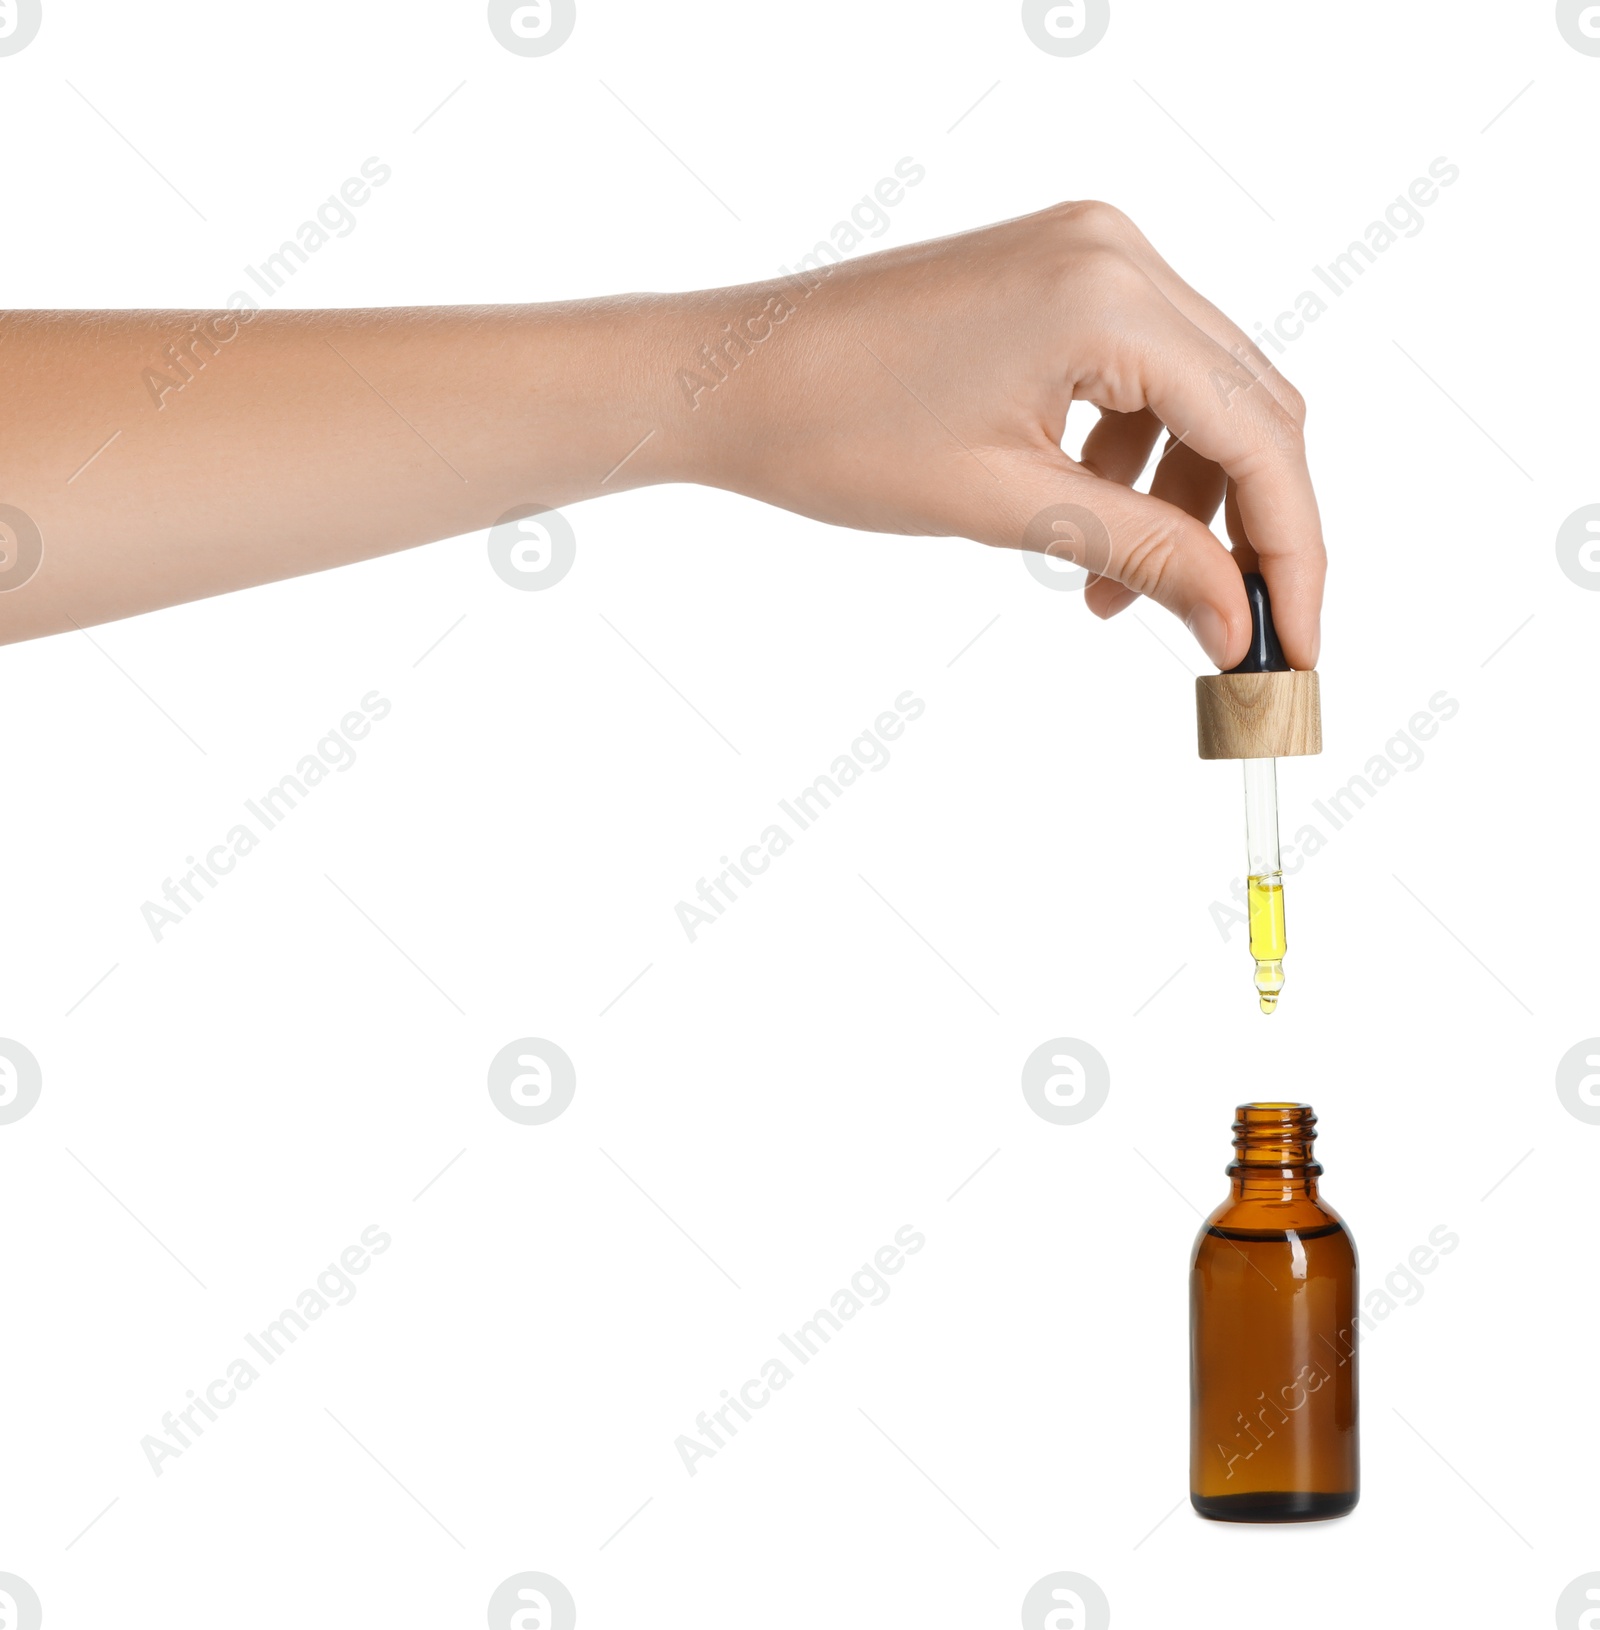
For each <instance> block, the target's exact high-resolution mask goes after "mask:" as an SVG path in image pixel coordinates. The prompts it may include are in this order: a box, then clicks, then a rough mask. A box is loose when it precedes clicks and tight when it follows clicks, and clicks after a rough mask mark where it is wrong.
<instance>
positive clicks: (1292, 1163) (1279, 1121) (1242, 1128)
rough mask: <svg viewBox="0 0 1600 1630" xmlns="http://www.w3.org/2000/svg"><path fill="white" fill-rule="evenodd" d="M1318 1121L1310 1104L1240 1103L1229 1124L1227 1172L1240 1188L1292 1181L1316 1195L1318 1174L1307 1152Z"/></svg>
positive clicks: (1312, 1156)
mask: <svg viewBox="0 0 1600 1630" xmlns="http://www.w3.org/2000/svg"><path fill="white" fill-rule="evenodd" d="M1316 1125H1317V1117H1316V1115H1315V1114H1314V1113H1313V1112H1312V1109H1311V1105H1310V1104H1284V1103H1268V1104H1241V1105H1240V1106H1239V1108H1238V1111H1237V1118H1236V1119H1235V1121H1234V1123H1233V1149H1234V1155H1233V1161H1232V1164H1231V1165H1230V1166H1229V1167H1228V1176H1229V1177H1231V1178H1232V1179H1233V1181H1234V1183H1235V1185H1236V1186H1238V1187H1239V1188H1241V1189H1245V1188H1248V1189H1252V1190H1254V1189H1259V1188H1274V1189H1281V1188H1283V1187H1284V1186H1286V1185H1293V1186H1295V1187H1302V1186H1303V1187H1304V1188H1305V1189H1306V1190H1308V1191H1309V1192H1310V1193H1312V1194H1315V1193H1316V1187H1317V1178H1318V1177H1319V1176H1321V1174H1322V1167H1321V1166H1320V1165H1319V1164H1318V1162H1317V1160H1316V1158H1315V1156H1314V1155H1313V1154H1312V1152H1311V1145H1312V1144H1313V1143H1315V1142H1316V1138H1317V1133H1316Z"/></svg>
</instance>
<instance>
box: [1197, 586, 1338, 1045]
mask: <svg viewBox="0 0 1600 1630" xmlns="http://www.w3.org/2000/svg"><path fill="white" fill-rule="evenodd" d="M1244 587H1245V596H1246V598H1247V600H1248V601H1249V604H1250V649H1249V651H1248V653H1247V654H1246V656H1245V659H1244V661H1243V662H1241V663H1240V664H1239V665H1238V666H1237V667H1236V668H1230V669H1229V670H1228V672H1227V673H1225V674H1212V675H1209V676H1207V677H1205V678H1202V679H1199V680H1197V681H1196V684H1195V702H1196V709H1197V713H1198V719H1199V726H1200V756H1201V758H1238V759H1243V761H1244V820H1245V847H1246V850H1247V859H1248V862H1249V865H1248V871H1247V876H1248V878H1249V886H1248V901H1249V908H1248V909H1249V919H1250V955H1251V956H1252V957H1253V958H1254V959H1255V965H1256V974H1255V984H1256V995H1257V998H1258V999H1259V1001H1260V1004H1261V1011H1262V1012H1263V1013H1273V1012H1276V1011H1277V1006H1278V996H1279V994H1280V993H1281V991H1282V990H1283V957H1284V952H1285V951H1286V950H1287V949H1288V940H1287V938H1286V937H1285V933H1284V911H1283V861H1282V857H1281V854H1280V852H1279V847H1278V759H1279V758H1288V757H1293V756H1298V755H1300V754H1306V753H1320V752H1321V751H1322V708H1321V695H1320V687H1319V685H1318V682H1317V676H1316V674H1315V673H1314V672H1304V673H1302V672H1296V671H1294V670H1293V669H1291V668H1290V666H1289V663H1288V660H1287V659H1286V658H1285V656H1284V654H1283V647H1282V646H1281V645H1280V644H1279V643H1278V634H1277V630H1276V629H1275V628H1274V627H1273V626H1272V601H1271V599H1270V598H1269V596H1268V594H1267V584H1266V579H1265V578H1263V577H1262V576H1261V574H1260V573H1259V572H1247V573H1245V578H1244Z"/></svg>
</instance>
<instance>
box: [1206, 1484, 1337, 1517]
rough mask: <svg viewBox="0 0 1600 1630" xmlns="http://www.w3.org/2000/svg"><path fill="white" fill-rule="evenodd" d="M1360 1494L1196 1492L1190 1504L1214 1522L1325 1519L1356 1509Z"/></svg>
mask: <svg viewBox="0 0 1600 1630" xmlns="http://www.w3.org/2000/svg"><path fill="white" fill-rule="evenodd" d="M1359 1498H1360V1495H1359V1494H1357V1493H1356V1492H1354V1491H1352V1492H1350V1493H1348V1494H1308V1493H1277V1492H1273V1491H1268V1492H1263V1493H1261V1494H1214V1495H1208V1494H1195V1493H1192V1492H1191V1494H1190V1495H1189V1503H1190V1504H1191V1505H1192V1506H1193V1507H1194V1508H1195V1510H1196V1511H1198V1512H1199V1513H1200V1515H1201V1516H1202V1517H1209V1518H1210V1519H1211V1520H1212V1521H1213V1522H1326V1521H1327V1520H1328V1519H1329V1518H1332V1517H1343V1516H1346V1515H1347V1514H1348V1513H1350V1512H1351V1511H1354V1510H1355V1507H1356V1501H1357V1500H1358V1499H1359Z"/></svg>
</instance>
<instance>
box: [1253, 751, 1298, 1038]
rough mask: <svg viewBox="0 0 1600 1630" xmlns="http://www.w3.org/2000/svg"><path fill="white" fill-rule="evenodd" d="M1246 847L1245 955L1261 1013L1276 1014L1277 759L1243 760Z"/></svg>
mask: <svg viewBox="0 0 1600 1630" xmlns="http://www.w3.org/2000/svg"><path fill="white" fill-rule="evenodd" d="M1244 827H1245V845H1246V847H1247V849H1248V850H1249V854H1250V867H1249V879H1250V881H1249V912H1250V955H1251V956H1253V957H1254V958H1255V960H1256V993H1257V995H1259V996H1260V998H1261V1011H1262V1012H1263V1013H1272V1012H1275V1011H1276V1010H1277V1006H1278V994H1279V992H1280V991H1282V989H1283V954H1284V952H1285V951H1286V950H1287V949H1288V948H1289V942H1288V940H1287V938H1286V937H1285V935H1284V926H1283V861H1282V859H1281V857H1280V856H1279V853H1278V761H1277V760H1276V759H1275V758H1247V759H1245V760H1244Z"/></svg>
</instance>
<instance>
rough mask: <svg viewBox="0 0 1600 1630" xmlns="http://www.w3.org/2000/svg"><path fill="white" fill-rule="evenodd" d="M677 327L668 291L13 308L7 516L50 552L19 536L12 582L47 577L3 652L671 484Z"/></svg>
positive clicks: (3, 328) (13, 542)
mask: <svg viewBox="0 0 1600 1630" xmlns="http://www.w3.org/2000/svg"><path fill="white" fill-rule="evenodd" d="M241 317H248V319H249V320H248V321H241V320H240V318H241ZM676 326H677V324H676V322H675V320H674V318H673V316H672V313H671V302H670V301H669V300H667V299H665V298H653V297H629V298H623V299H612V300H595V301H585V302H579V303H571V304H562V305H554V306H522V307H459V308H437V309H430V310H390V311H317V312H258V313H256V314H254V315H253V316H251V315H250V314H248V313H242V314H241V313H235V312H220V313H219V312H203V313H197V312H174V311H145V312H117V313H84V312H20V313H15V314H13V315H11V316H10V317H8V318H6V319H5V320H4V321H3V322H0V369H3V371H4V377H5V381H6V388H5V390H4V391H3V392H0V505H4V506H7V508H8V509H9V510H10V511H12V512H15V511H20V512H21V515H22V516H23V517H26V520H27V521H29V522H31V523H32V525H33V526H34V527H35V528H36V529H37V533H38V537H39V539H40V541H41V542H42V556H41V558H39V559H38V561H37V564H36V567H35V563H34V561H33V560H31V559H30V558H28V555H27V546H28V542H29V540H27V539H26V538H17V539H13V538H7V539H6V540H5V541H6V542H7V544H8V545H9V546H10V547H9V549H8V552H7V558H6V561H5V562H4V563H0V588H3V587H7V586H8V585H6V583H5V578H6V576H7V575H10V576H11V577H12V578H13V581H14V582H15V581H16V580H17V579H19V578H21V577H23V576H24V574H26V573H28V572H29V571H30V570H31V571H32V575H31V576H29V577H28V578H27V580H26V581H25V582H23V583H22V584H21V585H20V587H18V588H15V589H13V591H12V592H5V593H0V641H11V640H19V639H27V638H31V637H34V636H36V635H40V634H48V633H54V632H58V631H60V630H63V629H68V628H71V627H73V626H75V625H76V626H89V625H90V624H94V623H100V622H105V621H108V620H110V619H112V618H117V617H126V616H130V615H132V614H134V613H137V612H141V611H149V610H152V609H154V608H156V607H159V606H166V605H173V604H176V603H178V602H180V601H185V600H194V599H198V598H200V597H202V596H205V595H211V594H222V593H226V592H227V591H229V590H231V589H238V588H244V587H247V586H249V585H251V584H255V583H264V582H268V581H271V580H273V579H276V578H282V577H290V576H294V575H296V574H298V573H302V572H312V571H318V570H321V569H322V568H324V567H329V566H338V565H343V564H345V563H346V562H349V561H355V560H362V559H366V558H368V557H370V556H373V555H379V554H384V553H387V552H389V551H391V550H396V549H403V548H407V547H410V546H411V545H414V544H419V543H425V542H428V541H430V540H433V539H436V538H444V537H452V536H455V535H456V534H459V533H463V532H470V531H473V530H476V529H478V528H482V527H486V526H489V525H492V524H493V523H494V522H495V521H496V520H497V519H499V517H501V516H502V515H504V514H505V513H506V512H507V511H509V510H512V509H514V508H519V507H522V506H531V505H543V506H548V507H552V508H553V507H556V506H559V505H562V504H568V503H572V502H575V501H576V500H578V499H582V498H588V497H593V496H595V495H596V494H598V493H601V492H610V491H620V490H621V489H623V488H625V487H630V486H636V485H640V484H643V483H646V482H649V481H654V480H660V479H663V478H667V469H666V465H665V463H664V459H663V455H664V454H665V452H666V440H665V438H664V437H663V436H662V435H661V434H660V428H661V425H662V421H663V411H662V409H663V399H664V397H665V393H666V391H667V390H668V389H670V386H671V380H672V368H671V366H670V359H669V354H668V349H667V348H668V345H669V341H668V336H669V335H670V334H672V333H673V332H674V330H675V328H676ZM652 431H655V432H656V434H653V435H652V434H651V432H652ZM646 438H648V439H646ZM641 441H643V445H640V443H641ZM630 452H631V453H632V456H631V457H629V456H628V455H629V454H630ZM4 513H5V510H0V515H3V514H4ZM0 525H5V523H4V522H0ZM8 530H9V531H10V532H12V533H13V534H14V533H16V532H18V531H19V530H21V531H25V530H26V527H25V524H24V523H23V522H22V521H20V520H18V519H16V518H15V517H14V518H13V520H12V522H11V523H10V526H9V528H8ZM19 547H20V548H21V549H22V551H23V556H22V558H20V559H18V558H16V557H17V550H18V548H19Z"/></svg>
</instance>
